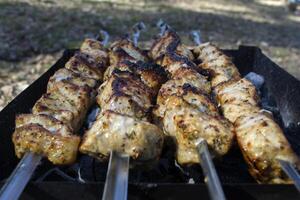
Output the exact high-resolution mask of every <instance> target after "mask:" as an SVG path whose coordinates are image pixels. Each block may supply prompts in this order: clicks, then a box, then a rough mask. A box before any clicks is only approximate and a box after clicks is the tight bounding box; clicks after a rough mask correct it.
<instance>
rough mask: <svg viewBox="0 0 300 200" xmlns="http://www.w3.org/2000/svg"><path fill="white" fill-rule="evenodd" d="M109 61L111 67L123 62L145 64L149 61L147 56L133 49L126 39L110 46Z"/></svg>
mask: <svg viewBox="0 0 300 200" xmlns="http://www.w3.org/2000/svg"><path fill="white" fill-rule="evenodd" d="M109 59H110V65H111V66H116V65H118V64H119V63H120V62H122V61H125V60H127V61H131V62H137V61H142V62H147V61H148V60H149V59H148V56H147V54H146V53H145V52H144V51H142V50H140V49H139V48H137V47H135V46H134V44H133V43H132V42H131V41H129V40H128V39H121V40H118V41H116V42H114V43H113V44H112V45H111V48H110V53H109Z"/></svg>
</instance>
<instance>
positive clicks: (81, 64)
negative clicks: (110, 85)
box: [65, 53, 105, 81]
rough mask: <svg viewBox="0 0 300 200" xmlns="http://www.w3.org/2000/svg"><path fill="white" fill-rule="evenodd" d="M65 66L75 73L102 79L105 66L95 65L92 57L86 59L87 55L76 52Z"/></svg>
mask: <svg viewBox="0 0 300 200" xmlns="http://www.w3.org/2000/svg"><path fill="white" fill-rule="evenodd" d="M65 67H66V68H67V69H69V70H71V71H73V72H75V73H77V74H81V75H83V76H85V77H87V78H92V79H95V80H100V81H102V77H103V73H104V71H105V68H104V67H103V66H102V64H101V65H97V63H95V62H94V61H92V59H88V55H85V54H82V53H77V54H75V56H73V57H72V58H70V60H69V61H68V62H67V63H66V65H65Z"/></svg>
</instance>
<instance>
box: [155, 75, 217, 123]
mask: <svg viewBox="0 0 300 200" xmlns="http://www.w3.org/2000/svg"><path fill="white" fill-rule="evenodd" d="M192 85H193V84H189V83H188V82H184V81H183V80H182V79H177V80H176V79H172V80H169V81H168V82H166V83H165V84H164V85H163V86H162V87H161V89H160V90H159V93H158V96H157V108H156V109H155V110H154V115H155V116H156V117H159V118H162V117H163V115H164V112H165V110H166V106H165V104H166V102H167V100H168V98H169V97H170V96H173V95H176V96H178V97H181V98H183V99H184V100H185V101H187V102H188V103H190V104H192V105H195V106H198V109H199V110H201V111H203V112H212V113H217V112H218V110H217V109H216V107H215V105H214V104H213V103H212V102H211V100H210V99H209V97H208V96H207V93H206V92H205V91H203V90H201V89H198V88H201V87H195V86H192Z"/></svg>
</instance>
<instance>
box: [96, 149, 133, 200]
mask: <svg viewBox="0 0 300 200" xmlns="http://www.w3.org/2000/svg"><path fill="white" fill-rule="evenodd" d="M128 169H129V156H128V155H126V154H120V153H116V152H114V151H112V152H111V153H110V159H109V164H108V170H107V175H106V181H105V186H104V191H103V196H102V200H126V199H127V190H128Z"/></svg>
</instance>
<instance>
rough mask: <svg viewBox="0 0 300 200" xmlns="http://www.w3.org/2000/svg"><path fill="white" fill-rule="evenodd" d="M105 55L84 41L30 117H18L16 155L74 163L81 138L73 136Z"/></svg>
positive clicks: (98, 45) (91, 99) (94, 43)
mask: <svg viewBox="0 0 300 200" xmlns="http://www.w3.org/2000/svg"><path fill="white" fill-rule="evenodd" d="M107 64H108V54H107V51H106V50H105V49H104V48H103V46H102V45H101V43H100V42H99V41H96V40H92V39H87V40H85V41H84V43H83V44H82V46H81V52H80V53H76V54H75V55H74V56H73V57H72V58H71V59H70V60H69V61H68V62H67V63H66V66H65V68H63V69H60V70H58V71H57V72H56V73H55V74H54V75H53V76H52V77H51V78H50V80H49V82H48V85H47V93H46V94H44V95H42V97H41V98H40V99H39V100H38V101H37V102H36V103H35V105H34V107H33V108H32V114H26V115H25V114H23V115H19V116H18V117H17V118H16V129H15V131H14V133H13V136H12V139H13V142H14V145H15V152H16V155H17V156H18V157H19V158H21V157H22V156H23V155H24V154H25V153H27V152H33V153H36V154H41V155H43V156H45V157H47V158H48V160H50V161H51V162H52V163H54V164H71V163H73V162H75V160H76V157H77V152H78V148H79V143H80V137H78V136H76V135H74V134H76V133H77V131H78V130H79V129H80V127H81V125H82V124H83V120H84V118H85V115H86V113H87V111H88V109H89V108H90V106H91V105H92V103H93V102H94V101H95V97H96V95H95V88H96V87H97V86H98V84H99V82H100V81H101V80H102V76H103V72H104V70H105V68H106V65H107Z"/></svg>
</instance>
